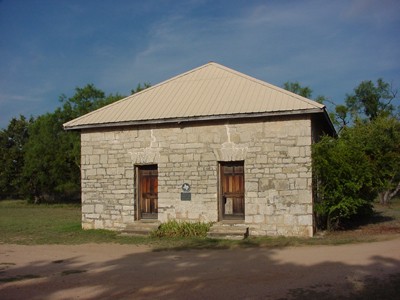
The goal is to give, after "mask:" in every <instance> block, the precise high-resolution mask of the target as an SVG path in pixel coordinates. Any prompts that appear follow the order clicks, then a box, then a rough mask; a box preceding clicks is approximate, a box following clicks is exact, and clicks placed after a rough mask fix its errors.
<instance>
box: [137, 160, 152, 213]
mask: <svg viewBox="0 0 400 300" xmlns="http://www.w3.org/2000/svg"><path fill="white" fill-rule="evenodd" d="M143 170H150V171H151V170H153V171H154V170H156V171H157V173H156V176H157V187H156V189H157V191H156V192H155V193H156V200H155V201H156V204H155V206H156V212H155V213H153V215H152V216H151V217H147V218H146V217H144V216H143V214H142V206H141V205H142V203H141V202H142V190H141V180H142V175H141V172H142V171H143ZM135 175H136V176H135V201H134V204H135V216H136V220H157V219H158V165H157V164H146V165H135Z"/></svg>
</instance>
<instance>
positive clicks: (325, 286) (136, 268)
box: [0, 238, 400, 299]
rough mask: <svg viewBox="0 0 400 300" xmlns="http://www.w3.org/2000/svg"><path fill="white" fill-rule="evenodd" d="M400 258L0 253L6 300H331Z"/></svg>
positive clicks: (141, 250) (69, 249)
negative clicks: (281, 299) (282, 299)
mask: <svg viewBox="0 0 400 300" xmlns="http://www.w3.org/2000/svg"><path fill="white" fill-rule="evenodd" d="M399 250H400V238H397V239H394V240H391V241H384V242H377V243H369V244H354V245H343V246H313V247H308V246H307V247H296V248H283V249H262V248H250V249H232V250H192V251H163V252H153V251H152V250H151V249H150V248H147V247H142V246H140V247H138V246H132V245H113V244H98V245H97V244H87V245H76V246H59V245H54V246H18V245H0V299H112V298H113V299H156V298H163V299H279V298H285V299H305V298H307V297H308V299H316V298H319V299H321V296H325V298H323V297H322V298H323V299H331V298H332V297H331V298H329V295H331V296H332V295H334V297H337V296H338V295H340V294H342V295H349V294H351V293H352V294H355V295H357V294H359V293H362V292H363V291H365V289H366V288H368V286H367V285H368V282H373V281H374V280H375V279H377V278H386V277H388V276H390V275H391V274H399V273H400V251H399ZM12 280H13V281H12ZM366 283H367V285H366ZM310 296H311V297H310ZM313 296H314V297H313ZM332 299H333V298H332Z"/></svg>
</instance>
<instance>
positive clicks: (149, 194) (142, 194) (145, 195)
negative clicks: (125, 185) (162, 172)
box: [137, 165, 158, 219]
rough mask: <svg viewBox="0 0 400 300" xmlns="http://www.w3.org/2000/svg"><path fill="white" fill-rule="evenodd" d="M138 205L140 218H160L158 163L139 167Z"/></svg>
mask: <svg viewBox="0 0 400 300" xmlns="http://www.w3.org/2000/svg"><path fill="white" fill-rule="evenodd" d="M137 174H138V180H137V191H138V192H137V195H138V196H137V206H138V217H139V219H157V218H158V169H157V165H146V166H138V167H137Z"/></svg>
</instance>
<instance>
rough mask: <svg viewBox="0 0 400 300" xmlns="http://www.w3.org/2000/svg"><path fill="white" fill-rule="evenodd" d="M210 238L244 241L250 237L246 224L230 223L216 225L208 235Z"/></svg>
mask: <svg viewBox="0 0 400 300" xmlns="http://www.w3.org/2000/svg"><path fill="white" fill-rule="evenodd" d="M207 236H208V237H210V238H219V239H231V240H242V239H245V238H247V237H248V236H249V227H248V226H247V225H246V224H242V223H234V222H232V221H229V222H218V223H215V224H214V225H213V226H212V227H211V228H210V231H209V232H208V234H207Z"/></svg>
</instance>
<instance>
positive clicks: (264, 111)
mask: <svg viewBox="0 0 400 300" xmlns="http://www.w3.org/2000/svg"><path fill="white" fill-rule="evenodd" d="M311 112H325V106H324V105H322V104H320V103H317V102H315V101H311V100H309V99H307V98H304V97H301V96H299V95H297V94H294V93H291V92H289V91H286V90H284V89H282V88H279V87H277V86H274V85H271V84H269V83H266V82H264V81H261V80H258V79H255V78H253V77H250V76H247V75H245V74H242V73H240V72H237V71H235V70H232V69H229V68H227V67H225V66H222V65H220V64H217V63H214V62H210V63H208V64H205V65H203V66H201V67H198V68H196V69H193V70H191V71H188V72H186V73H183V74H181V75H178V76H176V77H173V78H171V79H169V80H166V81H164V82H162V83H159V84H157V85H155V86H153V87H150V88H148V89H145V90H143V91H141V92H139V93H136V94H134V95H131V96H129V97H126V98H124V99H122V100H120V101H117V102H115V103H113V104H110V105H107V106H105V107H103V108H100V109H98V110H96V111H93V112H91V113H88V114H86V115H84V116H81V117H79V118H76V119H74V120H72V121H69V122H67V123H65V124H64V128H65V129H81V128H90V127H106V126H121V125H131V124H143V123H163V122H179V121H190V120H212V119H219V118H233V117H249V116H262V115H277V114H279V115H282V114H295V113H311Z"/></svg>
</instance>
